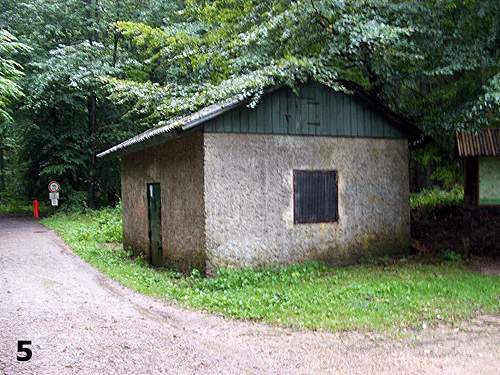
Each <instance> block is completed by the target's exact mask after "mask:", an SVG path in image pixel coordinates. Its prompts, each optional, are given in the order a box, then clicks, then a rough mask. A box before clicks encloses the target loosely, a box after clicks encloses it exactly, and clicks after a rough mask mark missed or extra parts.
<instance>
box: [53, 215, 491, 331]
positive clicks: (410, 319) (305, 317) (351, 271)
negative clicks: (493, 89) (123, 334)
mask: <svg viewBox="0 0 500 375" xmlns="http://www.w3.org/2000/svg"><path fill="white" fill-rule="evenodd" d="M43 223H44V224H45V225H47V226H48V227H50V228H52V229H54V230H56V232H57V233H59V234H60V235H61V236H62V238H63V239H64V240H65V241H66V243H68V244H69V245H70V246H71V247H72V248H73V250H74V251H75V252H76V253H77V254H78V255H79V256H81V257H82V258H83V259H84V260H86V261H87V262H88V263H90V264H92V265H93V266H95V267H96V268H98V269H99V270H101V271H102V272H103V273H105V274H107V275H108V276H110V277H112V278H114V279H116V280H118V281H119V282H121V283H122V284H123V285H125V286H127V287H129V288H131V289H134V290H137V291H139V292H141V293H144V294H147V295H151V296H156V297H163V298H168V299H173V300H176V301H178V302H179V303H180V304H181V305H183V306H186V307H192V308H196V309H204V310H207V311H211V312H218V313H222V314H224V315H226V316H230V317H234V318H239V319H251V320H261V321H265V322H268V323H271V324H278V325H283V326H292V327H298V328H310V329H324V330H329V331H338V330H371V331H386V332H398V331H399V330H401V329H403V328H418V327H421V326H422V324H423V323H424V322H425V323H426V324H429V325H432V324H433V323H437V322H446V323H453V322H457V321H458V320H461V319H464V318H468V317H470V316H473V315H474V314H477V313H480V312H481V313H498V312H499V311H500V300H499V298H500V277H497V276H484V275H480V274H477V273H474V272H471V271H469V270H467V269H466V267H465V265H464V264H463V263H460V262H443V263H441V264H434V265H432V264H422V263H417V262H409V261H407V262H398V263H396V264H392V265H388V266H387V265H386V266H379V265H364V266H352V267H345V268H329V267H326V266H325V265H323V264H320V263H309V264H302V265H293V266H288V267H275V268H268V269H262V270H258V271H255V270H249V269H245V270H220V271H219V273H218V275H217V277H214V278H203V277H201V276H200V275H199V274H198V273H197V272H193V274H192V275H191V276H187V277H186V276H183V275H180V274H178V273H176V272H173V271H169V270H157V269H153V268H151V267H149V266H148V265H147V264H146V262H145V261H144V260H143V259H141V258H137V259H133V258H131V254H129V253H127V252H125V251H123V250H116V249H114V250H113V247H111V246H107V245H106V243H108V242H111V241H117V240H119V239H120V238H121V221H120V212H119V210H117V209H115V210H103V211H97V212H96V211H89V212H86V213H84V214H59V215H56V216H53V217H51V218H48V219H45V220H44V221H43Z"/></svg>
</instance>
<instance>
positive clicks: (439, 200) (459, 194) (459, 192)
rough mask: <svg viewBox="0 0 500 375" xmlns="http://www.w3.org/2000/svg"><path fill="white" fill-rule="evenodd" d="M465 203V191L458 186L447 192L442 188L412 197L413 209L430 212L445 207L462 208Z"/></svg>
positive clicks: (425, 191)
mask: <svg viewBox="0 0 500 375" xmlns="http://www.w3.org/2000/svg"><path fill="white" fill-rule="evenodd" d="M463 201H464V190H463V188H462V187H461V186H456V187H454V188H453V189H451V190H449V191H447V190H442V189H440V188H437V187H436V188H433V189H426V190H423V191H421V192H419V193H414V194H412V195H411V196H410V207H411V208H412V209H424V210H426V209H427V210H429V209H433V208H436V207H443V206H462V205H463Z"/></svg>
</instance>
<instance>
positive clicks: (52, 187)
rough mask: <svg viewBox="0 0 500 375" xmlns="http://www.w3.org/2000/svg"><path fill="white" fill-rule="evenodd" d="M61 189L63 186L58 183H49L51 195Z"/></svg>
mask: <svg viewBox="0 0 500 375" xmlns="http://www.w3.org/2000/svg"><path fill="white" fill-rule="evenodd" d="M60 189H61V185H59V182H57V181H51V182H50V183H49V191H50V192H51V193H57V192H58V191H59V190H60Z"/></svg>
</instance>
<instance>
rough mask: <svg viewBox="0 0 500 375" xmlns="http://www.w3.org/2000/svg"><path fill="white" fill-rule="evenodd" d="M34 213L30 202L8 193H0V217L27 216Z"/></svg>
mask: <svg viewBox="0 0 500 375" xmlns="http://www.w3.org/2000/svg"><path fill="white" fill-rule="evenodd" d="M32 212H33V207H32V205H31V203H30V202H27V201H26V200H24V199H23V198H21V197H19V196H15V195H13V194H10V193H7V192H3V193H2V192H0V215H27V214H30V213H32Z"/></svg>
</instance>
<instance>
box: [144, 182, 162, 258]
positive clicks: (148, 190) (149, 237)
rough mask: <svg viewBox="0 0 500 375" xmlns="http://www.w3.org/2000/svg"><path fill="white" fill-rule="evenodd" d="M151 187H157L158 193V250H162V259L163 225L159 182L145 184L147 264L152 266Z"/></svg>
mask: <svg viewBox="0 0 500 375" xmlns="http://www.w3.org/2000/svg"><path fill="white" fill-rule="evenodd" d="M153 186H158V192H159V195H160V196H159V199H158V202H159V220H160V221H159V237H160V248H161V250H162V257H163V236H162V229H163V224H162V199H161V184H160V183H159V182H148V183H146V195H147V210H148V239H149V257H148V258H149V264H151V265H154V264H153V241H152V237H153V236H152V234H153V233H152V230H151V198H152V196H151V195H152V192H151V188H152V187H153Z"/></svg>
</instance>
